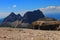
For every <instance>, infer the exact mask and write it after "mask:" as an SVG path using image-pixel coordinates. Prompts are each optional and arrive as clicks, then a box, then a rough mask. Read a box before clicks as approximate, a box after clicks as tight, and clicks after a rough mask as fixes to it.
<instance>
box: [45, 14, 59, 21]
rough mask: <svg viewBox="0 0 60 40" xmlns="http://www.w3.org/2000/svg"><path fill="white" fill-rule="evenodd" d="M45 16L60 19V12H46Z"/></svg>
mask: <svg viewBox="0 0 60 40" xmlns="http://www.w3.org/2000/svg"><path fill="white" fill-rule="evenodd" d="M45 16H47V17H50V18H56V19H57V20H60V13H46V14H45Z"/></svg>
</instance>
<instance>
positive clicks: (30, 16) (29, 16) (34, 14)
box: [23, 10, 45, 24]
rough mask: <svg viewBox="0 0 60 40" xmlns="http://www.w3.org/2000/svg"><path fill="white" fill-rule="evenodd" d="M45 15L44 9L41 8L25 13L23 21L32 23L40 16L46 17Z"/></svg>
mask: <svg viewBox="0 0 60 40" xmlns="http://www.w3.org/2000/svg"><path fill="white" fill-rule="evenodd" d="M44 17H45V16H44V15H43V13H42V11H40V10H35V11H29V12H27V13H25V15H24V17H23V22H24V23H30V24H31V23H32V22H33V21H36V20H38V19H40V18H44Z"/></svg>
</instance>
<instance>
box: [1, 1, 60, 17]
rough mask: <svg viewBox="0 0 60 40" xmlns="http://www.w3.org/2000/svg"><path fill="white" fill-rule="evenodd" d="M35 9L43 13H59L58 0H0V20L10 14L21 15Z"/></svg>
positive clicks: (59, 2)
mask: <svg viewBox="0 0 60 40" xmlns="http://www.w3.org/2000/svg"><path fill="white" fill-rule="evenodd" d="M36 9H40V10H41V11H42V12H43V13H54V12H56V13H60V0H0V18H4V17H6V16H7V15H9V14H10V12H15V13H16V14H17V13H20V14H21V15H23V14H24V12H26V11H28V10H36Z"/></svg>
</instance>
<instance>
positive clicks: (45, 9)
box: [40, 6, 60, 13]
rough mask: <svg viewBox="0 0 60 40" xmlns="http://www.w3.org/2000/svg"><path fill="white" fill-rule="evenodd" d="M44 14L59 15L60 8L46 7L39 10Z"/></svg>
mask: <svg viewBox="0 0 60 40" xmlns="http://www.w3.org/2000/svg"><path fill="white" fill-rule="evenodd" d="M40 10H41V11H42V12H44V13H57V12H58V13H60V6H48V7H45V8H40Z"/></svg>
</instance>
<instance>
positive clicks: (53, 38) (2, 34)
mask: <svg viewBox="0 0 60 40" xmlns="http://www.w3.org/2000/svg"><path fill="white" fill-rule="evenodd" d="M0 40H60V31H42V30H32V29H19V28H18V29H17V28H0Z"/></svg>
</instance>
